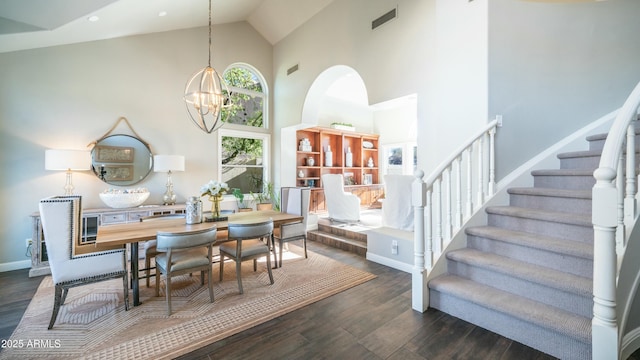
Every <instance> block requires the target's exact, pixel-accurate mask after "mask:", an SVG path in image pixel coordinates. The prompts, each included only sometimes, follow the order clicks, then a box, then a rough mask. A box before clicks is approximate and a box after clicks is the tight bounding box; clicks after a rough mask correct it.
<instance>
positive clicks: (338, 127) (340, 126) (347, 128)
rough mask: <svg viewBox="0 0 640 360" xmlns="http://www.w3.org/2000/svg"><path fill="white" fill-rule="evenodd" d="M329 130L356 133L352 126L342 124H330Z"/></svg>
mask: <svg viewBox="0 0 640 360" xmlns="http://www.w3.org/2000/svg"><path fill="white" fill-rule="evenodd" d="M331 128H332V129H336V130H345V131H356V128H355V127H354V126H353V125H351V124H349V123H344V122H333V123H331Z"/></svg>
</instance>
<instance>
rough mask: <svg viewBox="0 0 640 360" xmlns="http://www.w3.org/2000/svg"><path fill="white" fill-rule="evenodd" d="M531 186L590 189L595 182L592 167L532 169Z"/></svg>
mask: <svg viewBox="0 0 640 360" xmlns="http://www.w3.org/2000/svg"><path fill="white" fill-rule="evenodd" d="M531 175H533V186H534V187H541V188H555V189H567V190H587V189H588V190H590V189H592V188H593V186H594V185H595V184H596V179H595V178H594V177H593V170H592V169H545V170H534V171H532V172H531Z"/></svg>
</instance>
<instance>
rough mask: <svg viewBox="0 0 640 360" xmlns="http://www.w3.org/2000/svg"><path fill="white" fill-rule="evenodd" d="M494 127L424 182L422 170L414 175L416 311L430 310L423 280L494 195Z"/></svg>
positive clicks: (491, 124) (495, 122) (485, 129)
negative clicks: (458, 232)
mask: <svg viewBox="0 0 640 360" xmlns="http://www.w3.org/2000/svg"><path fill="white" fill-rule="evenodd" d="M498 126H499V122H498V120H493V121H491V122H489V123H488V124H487V125H486V126H485V127H483V128H482V129H481V130H480V131H479V132H478V135H476V136H474V137H472V138H471V139H469V141H467V142H466V143H464V145H463V146H461V147H460V148H459V149H458V151H456V152H454V153H453V155H452V156H451V157H450V158H448V159H447V160H446V161H444V162H443V163H441V165H440V166H438V167H437V168H436V170H435V171H433V172H432V173H431V175H430V176H429V177H428V178H427V179H426V180H423V178H424V172H423V171H421V170H418V171H416V174H415V176H416V180H415V181H414V183H413V187H412V198H413V200H412V203H413V207H414V269H413V277H412V283H413V285H412V286H413V291H412V294H413V295H412V297H413V299H412V306H413V309H414V310H418V311H425V310H426V309H427V308H428V306H429V299H428V289H427V285H426V277H427V274H428V272H429V271H430V270H431V269H432V268H433V265H434V263H435V261H437V259H438V258H439V257H440V256H441V255H442V254H443V252H444V249H445V248H446V246H447V244H448V243H449V241H451V239H452V237H453V235H454V234H455V233H456V231H457V230H459V229H460V227H461V226H462V224H463V223H464V222H465V221H466V220H467V219H469V218H470V217H471V215H473V212H474V211H475V210H476V209H479V208H481V207H482V206H483V205H484V202H485V201H486V199H488V198H490V197H491V196H492V195H493V194H494V193H495V191H496V180H495V134H496V129H497V127H498ZM474 154H477V156H474ZM474 159H475V161H474ZM463 179H465V181H463ZM474 179H475V182H474ZM454 207H455V208H454ZM463 207H464V208H463Z"/></svg>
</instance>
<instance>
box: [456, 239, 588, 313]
mask: <svg viewBox="0 0 640 360" xmlns="http://www.w3.org/2000/svg"><path fill="white" fill-rule="evenodd" d="M447 260H448V262H447V266H448V269H449V273H450V274H454V275H458V276H461V277H464V278H467V279H470V280H473V281H475V282H478V283H482V284H484V285H488V286H492V287H495V288H497V289H500V290H502V291H507V292H510V293H513V294H517V295H519V296H522V297H525V298H528V299H531V300H535V301H539V302H542V303H545V304H547V305H553V306H556V307H558V308H561V309H563V310H565V311H569V312H572V313H575V314H577V315H581V316H589V315H590V314H591V313H592V311H593V300H592V296H593V295H592V293H593V291H592V280H591V279H588V278H586V277H582V276H577V275H573V274H568V273H565V272H562V271H558V270H554V269H551V268H547V267H544V266H539V265H534V264H530V263H527V262H523V261H519V260H514V259H511V258H508V257H504V256H500V255H495V254H492V253H488V252H484V251H479V250H475V249H470V248H463V249H458V250H454V251H451V252H449V253H447Z"/></svg>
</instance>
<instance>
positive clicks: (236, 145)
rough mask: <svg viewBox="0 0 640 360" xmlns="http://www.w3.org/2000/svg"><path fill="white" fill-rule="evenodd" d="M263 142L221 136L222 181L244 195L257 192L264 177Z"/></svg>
mask: <svg viewBox="0 0 640 360" xmlns="http://www.w3.org/2000/svg"><path fill="white" fill-rule="evenodd" d="M263 146H264V144H263V140H261V139H252V138H243V137H235V136H222V154H221V155H222V156H221V160H222V181H224V182H226V183H228V184H229V187H230V188H238V189H240V190H241V191H242V192H243V193H244V194H249V193H250V192H254V193H255V192H259V191H260V189H261V187H262V179H263V176H264V168H263V157H262V154H263Z"/></svg>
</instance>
